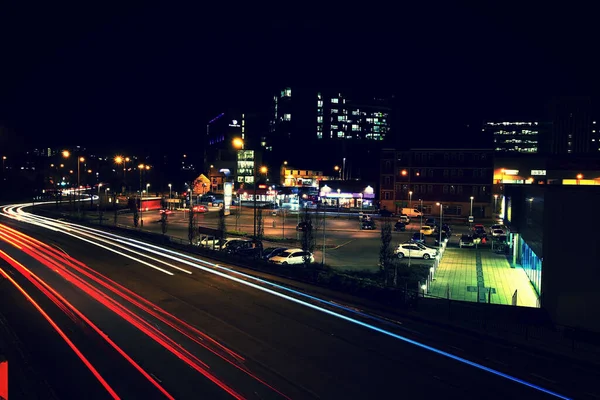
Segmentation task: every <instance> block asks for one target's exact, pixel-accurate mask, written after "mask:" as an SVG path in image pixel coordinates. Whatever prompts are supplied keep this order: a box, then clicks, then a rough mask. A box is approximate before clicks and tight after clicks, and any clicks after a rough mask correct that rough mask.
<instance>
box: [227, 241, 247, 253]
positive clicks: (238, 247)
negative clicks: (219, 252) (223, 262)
mask: <svg viewBox="0 0 600 400" xmlns="http://www.w3.org/2000/svg"><path fill="white" fill-rule="evenodd" d="M253 247H254V243H253V242H252V241H251V240H248V239H233V240H231V241H229V242H227V244H226V245H225V246H224V247H223V250H225V251H226V252H227V253H230V254H234V253H236V254H237V253H239V252H240V251H242V250H247V249H251V248H253Z"/></svg>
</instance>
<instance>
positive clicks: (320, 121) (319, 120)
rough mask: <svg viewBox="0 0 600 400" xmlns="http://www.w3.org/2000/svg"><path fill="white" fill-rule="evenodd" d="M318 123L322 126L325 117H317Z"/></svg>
mask: <svg viewBox="0 0 600 400" xmlns="http://www.w3.org/2000/svg"><path fill="white" fill-rule="evenodd" d="M317 122H319V123H321V124H322V123H323V116H322V115H319V116H318V117H317Z"/></svg>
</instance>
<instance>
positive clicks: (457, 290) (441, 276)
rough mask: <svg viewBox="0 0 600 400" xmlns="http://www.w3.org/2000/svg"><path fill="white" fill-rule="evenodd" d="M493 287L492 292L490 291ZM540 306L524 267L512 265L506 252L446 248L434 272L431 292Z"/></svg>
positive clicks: (441, 295)
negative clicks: (514, 298)
mask: <svg viewBox="0 0 600 400" xmlns="http://www.w3.org/2000/svg"><path fill="white" fill-rule="evenodd" d="M490 290H491V294H490ZM515 290H516V291H517V305H519V306H526V307H538V297H537V294H536V293H535V290H534V289H533V286H532V285H531V283H530V282H529V278H527V275H526V274H525V271H523V269H522V268H521V267H519V266H517V267H516V268H511V266H510V263H509V262H508V260H507V259H506V256H504V255H502V254H496V253H494V252H492V251H491V250H490V249H489V248H482V249H469V248H463V249H457V248H447V249H446V251H445V252H444V256H443V257H442V260H441V262H440V265H439V266H438V268H437V271H436V273H435V277H434V281H433V282H432V284H431V287H430V291H429V294H430V295H431V296H435V297H443V298H448V295H449V296H450V298H451V299H452V300H462V301H473V302H477V301H478V300H479V302H488V301H490V302H491V303H494V304H505V305H512V299H513V295H514V293H515ZM448 292H449V293H448Z"/></svg>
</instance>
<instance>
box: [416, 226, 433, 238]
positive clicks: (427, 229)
mask: <svg viewBox="0 0 600 400" xmlns="http://www.w3.org/2000/svg"><path fill="white" fill-rule="evenodd" d="M419 232H421V233H422V234H423V235H425V236H431V235H433V234H434V233H435V228H434V227H432V226H428V225H423V227H422V228H421V230H420V231H419Z"/></svg>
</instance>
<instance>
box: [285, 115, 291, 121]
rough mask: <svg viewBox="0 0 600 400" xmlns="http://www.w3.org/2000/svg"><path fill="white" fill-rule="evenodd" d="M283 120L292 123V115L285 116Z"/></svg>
mask: <svg viewBox="0 0 600 400" xmlns="http://www.w3.org/2000/svg"><path fill="white" fill-rule="evenodd" d="M283 120H284V121H291V120H292V114H283Z"/></svg>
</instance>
